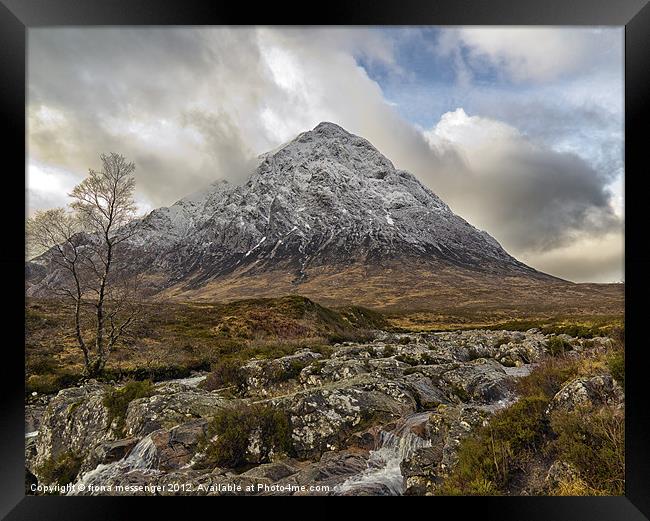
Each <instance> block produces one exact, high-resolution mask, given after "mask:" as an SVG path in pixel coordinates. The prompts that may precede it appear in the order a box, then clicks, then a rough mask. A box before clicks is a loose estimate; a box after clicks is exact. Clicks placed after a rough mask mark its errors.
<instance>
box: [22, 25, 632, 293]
mask: <svg viewBox="0 0 650 521" xmlns="http://www.w3.org/2000/svg"><path fill="white" fill-rule="evenodd" d="M623 114H624V112H623V29H622V28H553V27H548V28H546V27H539V28H533V27H525V28H517V27H512V28H507V29H506V28H503V27H499V28H491V27H445V28H435V27H426V28H423V27H400V28H396V27H391V28H332V27H328V28H318V29H315V28H310V29H307V28H180V27H179V28H128V29H122V28H119V29H118V28H33V29H29V32H28V112H27V117H28V121H27V125H28V136H27V139H28V172H27V190H28V207H29V211H30V212H33V211H35V210H38V209H43V208H50V207H54V206H61V205H65V204H66V203H67V202H68V198H67V195H66V194H67V193H68V192H69V191H70V190H71V189H72V187H73V186H74V185H75V184H77V183H78V182H79V181H80V180H81V179H82V178H83V176H84V175H85V174H86V173H87V170H88V168H91V167H92V168H97V167H98V166H99V164H98V163H99V159H98V155H99V154H100V153H101V152H109V151H110V152H119V153H121V154H123V155H125V156H126V157H127V158H128V159H129V160H132V161H134V162H135V163H136V168H137V173H136V180H137V200H138V203H139V206H140V208H141V210H142V211H143V212H144V211H147V210H150V209H152V208H155V207H158V206H163V205H169V204H172V203H174V202H175V201H176V200H178V199H179V198H181V197H183V196H185V195H187V194H188V193H191V192H194V191H196V190H197V189H199V188H200V187H201V186H203V185H207V184H209V183H210V182H212V181H214V180H215V179H218V178H228V179H229V180H231V181H235V182H241V181H242V180H245V179H246V177H247V175H249V174H250V166H249V165H250V160H251V158H253V157H254V156H256V155H258V154H260V153H262V152H265V151H267V150H269V149H272V148H274V147H276V146H278V145H279V144H281V143H283V142H285V141H287V140H289V139H291V138H293V137H294V136H295V135H296V134H298V133H299V132H302V131H305V130H308V129H311V128H313V127H314V126H316V125H317V124H318V123H319V122H321V121H332V122H335V123H338V124H339V125H341V126H343V127H344V128H346V129H347V130H349V131H350V132H353V133H355V134H358V135H361V136H363V137H365V138H367V139H369V140H370V141H371V142H372V143H373V144H374V145H375V146H376V147H377V148H378V149H379V150H380V151H381V152H382V153H384V154H385V155H386V156H387V157H388V158H389V159H391V160H392V161H393V163H395V165H396V166H397V167H398V168H402V169H405V170H409V171H410V172H412V173H414V174H415V175H417V176H418V177H419V178H420V179H421V180H422V181H423V182H424V183H425V184H426V185H428V186H429V187H430V188H431V189H432V190H433V191H434V192H436V193H437V194H438V195H439V196H441V197H442V198H443V199H444V200H445V201H446V202H447V203H448V204H449V205H450V206H451V208H452V209H453V210H454V211H455V212H456V213H458V214H460V215H461V216H462V217H464V218H465V219H467V220H468V221H469V222H471V223H472V224H474V225H475V226H477V227H479V228H481V229H484V230H487V231H488V232H489V233H490V234H491V235H493V236H494V237H495V238H496V239H497V240H499V241H500V242H501V244H502V245H503V246H504V247H505V248H506V249H507V250H508V251H509V252H510V253H511V254H513V255H515V256H516V257H517V258H519V259H520V260H522V261H524V262H526V263H528V264H530V265H532V266H534V267H535V268H537V269H540V270H542V271H545V272H548V273H551V274H553V275H557V276H560V277H563V278H566V279H569V280H573V281H576V282H583V281H593V282H616V281H620V280H623V224H624V222H623V170H624V165H623V144H624V136H623Z"/></svg>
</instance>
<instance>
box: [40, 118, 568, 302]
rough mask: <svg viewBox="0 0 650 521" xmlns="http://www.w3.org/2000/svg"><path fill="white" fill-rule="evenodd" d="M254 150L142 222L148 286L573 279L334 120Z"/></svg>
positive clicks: (326, 290) (410, 291)
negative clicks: (252, 160) (235, 167)
mask: <svg viewBox="0 0 650 521" xmlns="http://www.w3.org/2000/svg"><path fill="white" fill-rule="evenodd" d="M258 159H259V163H258V166H257V167H256V169H255V171H254V172H252V174H251V176H250V178H249V179H248V180H247V182H246V183H244V184H243V185H233V184H230V183H228V182H227V181H217V182H215V183H213V184H211V185H210V186H209V187H208V188H207V189H205V190H202V191H199V192H196V193H194V194H192V195H190V196H188V197H185V198H183V199H181V200H180V201H178V202H176V203H175V204H174V205H172V206H170V207H166V208H159V209H156V210H154V211H152V212H151V213H150V214H149V215H147V216H146V217H144V218H143V219H142V220H141V221H139V222H138V223H137V225H138V226H139V228H140V229H139V232H138V234H137V235H136V236H135V237H134V239H133V240H132V241H131V243H130V245H129V248H130V254H129V255H130V260H129V263H130V264H131V267H132V269H133V271H134V272H137V273H139V274H141V275H144V277H145V280H146V281H147V287H148V291H149V294H151V295H154V296H156V295H157V296H161V297H175V298H179V299H216V300H229V299H233V298H241V297H251V296H277V295H280V294H287V293H300V294H305V295H308V296H311V297H314V298H317V299H320V300H322V301H324V302H329V303H357V304H365V305H371V306H376V307H387V306H400V305H408V306H416V307H417V306H418V305H424V304H425V303H426V302H429V301H431V298H434V300H435V299H436V298H437V299H438V301H439V302H442V300H445V299H446V300H449V301H451V302H453V301H454V299H455V298H456V297H455V296H454V295H456V296H462V297H463V298H465V299H466V298H467V296H468V295H476V294H477V291H478V295H479V298H484V296H485V294H489V293H490V292H493V293H495V294H497V293H499V292H501V293H503V291H505V292H506V293H505V294H503V297H504V298H505V299H506V300H507V299H508V298H512V295H513V294H512V289H508V288H512V287H517V288H519V287H525V288H528V289H529V288H530V287H531V286H534V287H535V288H536V289H537V290H538V291H539V292H540V295H543V294H544V292H545V291H546V290H547V288H548V286H549V285H550V286H554V287H557V286H558V285H559V286H561V287H566V286H567V285H568V284H569V283H567V282H565V281H561V280H560V279H556V278H554V277H551V276H550V275H546V274H543V273H540V272H538V271H536V270H534V269H533V268H531V267H529V266H526V265H525V264H523V263H521V262H519V261H518V260H517V259H515V258H514V257H512V256H511V255H509V254H508V253H507V252H506V251H505V250H504V249H503V248H502V247H501V245H500V244H499V243H498V242H497V241H496V240H495V239H494V238H493V237H491V236H490V235H489V234H488V233H486V232H485V231H481V230H478V229H477V228H475V227H474V226H472V225H470V224H469V223H467V222H466V221H465V220H463V219H462V218H461V217H459V216H458V215H456V214H454V213H453V212H452V210H451V209H450V208H449V206H447V205H446V204H445V203H444V202H443V201H442V200H441V199H440V198H439V197H438V196H437V195H436V194H434V193H433V192H432V191H431V190H430V189H429V188H427V187H425V186H424V185H423V184H422V183H421V182H420V181H418V179H417V178H416V177H415V176H413V175H412V174H410V173H408V172H405V171H403V170H398V169H396V168H395V167H394V165H393V164H392V163H391V161H390V160H388V159H387V158H386V157H384V156H383V155H382V154H381V153H380V152H379V151H378V150H377V149H376V148H375V147H374V146H373V145H372V144H371V143H370V142H369V141H367V140H366V139H364V138H362V137H359V136H355V135H353V134H351V133H349V132H347V131H346V130H344V129H343V128H341V127H340V126H338V125H335V124H333V123H328V122H323V123H320V124H319V125H318V126H316V127H315V128H314V129H313V130H311V131H308V132H303V133H302V134H300V135H298V136H297V137H296V138H295V139H293V140H292V141H290V142H289V143H286V144H285V145H283V146H281V147H279V148H277V149H275V150H273V151H271V152H268V153H266V154H263V155H262V156H260V157H259V158H258ZM39 265H40V266H39ZM46 272H47V268H45V266H44V261H43V260H42V259H41V260H40V261H39V260H38V259H37V260H36V263H35V264H34V265H33V266H32V269H30V272H29V273H30V274H32V277H31V278H32V279H34V280H32V287H31V288H30V290H29V291H30V292H32V293H34V294H37V293H38V292H39V291H40V289H41V288H40V285H39V283H38V280H39V279H40V278H41V277H42V276H43V274H44V273H46ZM573 286H575V285H573ZM528 289H527V291H528ZM532 293H533V294H535V291H533V292H532ZM436 295H437V297H436ZM480 295H483V296H482V297H481V296H480ZM441 299H442V300H441ZM446 300H445V301H446Z"/></svg>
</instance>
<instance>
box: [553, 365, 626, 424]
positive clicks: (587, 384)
mask: <svg viewBox="0 0 650 521" xmlns="http://www.w3.org/2000/svg"><path fill="white" fill-rule="evenodd" d="M624 400H625V398H624V394H623V390H622V389H621V387H620V385H618V383H616V381H615V380H614V379H613V378H612V377H611V376H610V375H609V374H603V375H596V376H585V377H579V378H575V379H573V380H571V381H569V382H567V383H566V384H564V386H562V388H561V389H560V390H559V391H558V392H557V394H556V395H555V396H554V397H553V399H552V400H551V403H550V404H549V405H548V407H547V409H546V413H547V414H550V413H551V412H553V411H556V410H562V411H569V412H570V411H574V410H576V409H580V408H592V407H597V406H600V405H611V406H614V407H619V408H620V407H623V405H624Z"/></svg>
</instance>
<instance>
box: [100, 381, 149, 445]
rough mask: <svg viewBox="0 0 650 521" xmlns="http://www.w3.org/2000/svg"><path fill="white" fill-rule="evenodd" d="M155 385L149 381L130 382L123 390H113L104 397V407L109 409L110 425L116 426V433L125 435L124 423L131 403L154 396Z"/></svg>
mask: <svg viewBox="0 0 650 521" xmlns="http://www.w3.org/2000/svg"><path fill="white" fill-rule="evenodd" d="M153 391H154V389H153V384H152V383H151V381H149V380H145V381H143V382H128V383H127V384H126V385H124V386H123V387H121V388H117V389H111V390H110V391H107V392H106V394H105V395H104V406H105V407H106V408H107V409H108V421H109V424H111V425H113V424H114V432H115V433H116V434H118V435H123V434H124V422H125V420H126V411H127V409H128V407H129V403H131V402H132V401H133V400H136V399H138V398H147V397H149V396H151V395H152V394H153Z"/></svg>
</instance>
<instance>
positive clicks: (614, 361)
mask: <svg viewBox="0 0 650 521" xmlns="http://www.w3.org/2000/svg"><path fill="white" fill-rule="evenodd" d="M607 369H609V372H610V374H611V375H612V377H613V378H614V380H616V381H617V382H618V383H619V384H621V386H622V387H625V351H624V350H623V349H617V350H616V351H613V352H612V353H611V354H610V355H609V356H608V357H607Z"/></svg>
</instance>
